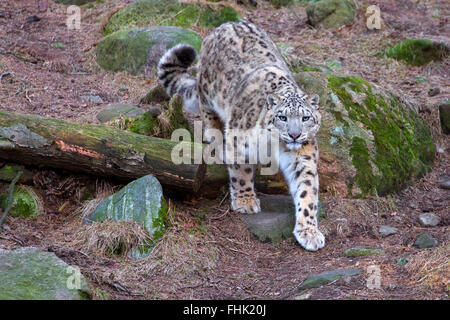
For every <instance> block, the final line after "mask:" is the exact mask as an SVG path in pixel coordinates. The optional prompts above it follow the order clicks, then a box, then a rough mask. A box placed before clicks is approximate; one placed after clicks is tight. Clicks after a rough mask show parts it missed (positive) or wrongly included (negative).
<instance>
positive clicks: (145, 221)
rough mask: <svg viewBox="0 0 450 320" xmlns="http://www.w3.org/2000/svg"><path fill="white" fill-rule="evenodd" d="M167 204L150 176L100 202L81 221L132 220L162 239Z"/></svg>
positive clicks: (160, 190)
mask: <svg viewBox="0 0 450 320" xmlns="http://www.w3.org/2000/svg"><path fill="white" fill-rule="evenodd" d="M167 209H168V207H167V203H166V201H165V199H164V196H163V191H162V187H161V184H160V183H159V181H158V180H157V179H156V178H155V177H154V176H152V175H151V174H149V175H146V176H143V177H141V178H139V179H137V180H134V181H133V182H130V183H129V184H127V185H126V186H125V187H123V188H122V189H120V190H119V191H118V192H116V193H114V194H113V195H111V196H109V197H108V198H106V199H105V200H103V201H102V202H101V203H100V204H99V205H98V206H97V208H96V209H95V210H94V211H93V212H92V213H91V214H89V215H88V216H86V217H85V218H84V220H83V223H85V224H89V223H92V222H94V221H105V220H110V221H136V222H139V223H142V225H143V227H144V228H145V229H146V230H147V231H148V232H149V233H150V235H153V237H154V238H158V237H160V236H162V234H163V233H164V231H165V226H164V222H165V216H166V214H167Z"/></svg>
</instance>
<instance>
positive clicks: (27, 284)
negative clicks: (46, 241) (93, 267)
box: [0, 247, 92, 300]
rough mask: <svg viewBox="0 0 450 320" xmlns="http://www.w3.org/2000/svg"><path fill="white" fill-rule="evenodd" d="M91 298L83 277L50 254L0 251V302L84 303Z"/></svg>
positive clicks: (22, 250)
mask: <svg viewBox="0 0 450 320" xmlns="http://www.w3.org/2000/svg"><path fill="white" fill-rule="evenodd" d="M91 295H92V294H91V291H90V289H89V286H88V284H87V282H86V280H85V279H84V277H83V275H82V274H81V273H79V271H78V270H77V269H76V268H72V267H70V266H69V265H68V264H66V263H65V262H64V261H62V260H61V259H59V258H58V257H57V256H56V255H55V254H54V253H52V252H43V251H39V250H38V249H36V248H33V247H25V248H20V249H17V250H12V251H10V250H3V249H0V300H86V299H90V297H91Z"/></svg>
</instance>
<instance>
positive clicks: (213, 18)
mask: <svg viewBox="0 0 450 320" xmlns="http://www.w3.org/2000/svg"><path fill="white" fill-rule="evenodd" d="M240 18H241V17H240V16H239V13H238V12H237V11H236V10H235V9H233V8H231V7H222V8H221V9H220V10H218V11H217V12H216V11H214V10H212V9H211V8H205V9H204V10H203V11H202V14H201V15H200V21H199V23H200V25H201V26H202V27H206V28H210V27H218V26H220V25H221V24H222V23H225V22H228V21H239V19H240Z"/></svg>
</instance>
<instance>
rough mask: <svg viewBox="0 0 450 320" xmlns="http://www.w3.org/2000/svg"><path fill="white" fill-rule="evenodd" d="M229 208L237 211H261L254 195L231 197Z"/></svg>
mask: <svg viewBox="0 0 450 320" xmlns="http://www.w3.org/2000/svg"><path fill="white" fill-rule="evenodd" d="M231 208H232V209H233V210H234V211H237V212H239V213H250V214H251V213H258V212H260V211H261V207H260V205H259V199H258V198H256V195H255V196H248V197H242V198H234V199H231Z"/></svg>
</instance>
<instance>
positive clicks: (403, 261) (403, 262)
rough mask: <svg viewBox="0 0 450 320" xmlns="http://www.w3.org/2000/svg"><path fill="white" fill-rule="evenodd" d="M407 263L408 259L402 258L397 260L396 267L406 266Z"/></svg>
mask: <svg viewBox="0 0 450 320" xmlns="http://www.w3.org/2000/svg"><path fill="white" fill-rule="evenodd" d="M408 262H409V259H408V258H405V257H402V258H399V259H398V260H397V265H399V266H404V265H405V264H407V263H408Z"/></svg>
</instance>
